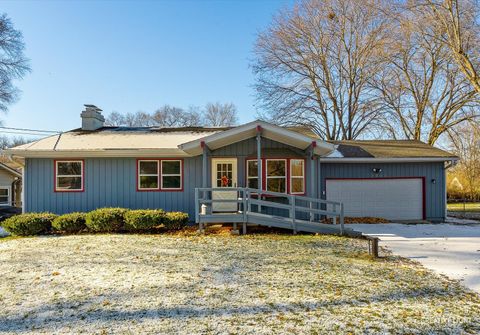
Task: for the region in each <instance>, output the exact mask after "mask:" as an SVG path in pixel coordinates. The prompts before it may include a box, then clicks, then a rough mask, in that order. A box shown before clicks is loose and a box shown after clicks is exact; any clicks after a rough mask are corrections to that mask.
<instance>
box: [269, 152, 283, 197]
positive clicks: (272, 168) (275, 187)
mask: <svg viewBox="0 0 480 335" xmlns="http://www.w3.org/2000/svg"><path fill="white" fill-rule="evenodd" d="M266 169H267V170H266V171H267V173H266V176H267V191H271V192H279V193H286V192H287V160H286V159H267V167H266Z"/></svg>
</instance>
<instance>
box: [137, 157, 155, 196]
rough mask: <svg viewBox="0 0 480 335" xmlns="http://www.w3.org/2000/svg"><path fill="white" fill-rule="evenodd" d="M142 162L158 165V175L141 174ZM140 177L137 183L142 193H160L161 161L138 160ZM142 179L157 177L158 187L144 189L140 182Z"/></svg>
mask: <svg viewBox="0 0 480 335" xmlns="http://www.w3.org/2000/svg"><path fill="white" fill-rule="evenodd" d="M142 162H155V163H157V174H152V173H141V172H140V171H141V170H140V164H141V163H142ZM137 164H138V167H137V168H138V176H137V180H138V181H137V183H138V189H139V190H140V191H158V190H159V189H160V180H159V178H160V161H159V160H158V159H139V160H138V163H137ZM141 177H157V187H154V188H152V187H142V183H141V181H140V178H141Z"/></svg>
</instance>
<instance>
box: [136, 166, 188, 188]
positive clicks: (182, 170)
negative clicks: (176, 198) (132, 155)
mask: <svg viewBox="0 0 480 335" xmlns="http://www.w3.org/2000/svg"><path fill="white" fill-rule="evenodd" d="M140 161H155V162H158V188H152V189H141V188H140V175H139V172H140ZM162 161H179V162H180V188H163V187H162ZM135 179H136V189H137V192H183V190H184V160H183V158H137V161H136V175H135Z"/></svg>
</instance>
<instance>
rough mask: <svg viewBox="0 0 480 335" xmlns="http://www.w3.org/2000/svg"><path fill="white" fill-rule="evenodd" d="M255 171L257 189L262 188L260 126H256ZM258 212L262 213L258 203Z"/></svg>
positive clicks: (260, 198)
mask: <svg viewBox="0 0 480 335" xmlns="http://www.w3.org/2000/svg"><path fill="white" fill-rule="evenodd" d="M257 173H258V189H259V190H262V187H263V180H262V177H263V175H262V126H260V125H258V126H257ZM258 199H259V200H262V197H261V194H259V197H258ZM258 212H259V213H262V206H261V205H258Z"/></svg>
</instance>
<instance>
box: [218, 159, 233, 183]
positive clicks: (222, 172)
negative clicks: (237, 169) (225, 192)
mask: <svg viewBox="0 0 480 335" xmlns="http://www.w3.org/2000/svg"><path fill="white" fill-rule="evenodd" d="M232 178H233V164H232V163H217V175H216V181H217V182H216V187H232V186H233V181H232Z"/></svg>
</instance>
